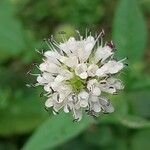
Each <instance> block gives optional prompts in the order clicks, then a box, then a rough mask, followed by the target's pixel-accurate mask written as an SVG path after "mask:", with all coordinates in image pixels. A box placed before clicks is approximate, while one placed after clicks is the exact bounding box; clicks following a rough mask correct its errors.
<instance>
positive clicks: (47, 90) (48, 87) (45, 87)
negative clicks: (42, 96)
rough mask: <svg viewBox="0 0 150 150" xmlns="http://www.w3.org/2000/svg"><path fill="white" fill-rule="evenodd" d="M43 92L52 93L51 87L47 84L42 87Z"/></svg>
mask: <svg viewBox="0 0 150 150" xmlns="http://www.w3.org/2000/svg"><path fill="white" fill-rule="evenodd" d="M44 90H45V91H46V92H49V93H51V92H52V89H51V86H50V85H49V84H47V85H45V86H44Z"/></svg>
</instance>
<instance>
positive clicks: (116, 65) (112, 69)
mask: <svg viewBox="0 0 150 150" xmlns="http://www.w3.org/2000/svg"><path fill="white" fill-rule="evenodd" d="M107 67H108V68H109V69H108V70H109V73H111V74H115V73H117V72H118V71H120V70H121V69H123V67H124V66H123V63H122V62H119V61H118V62H116V61H109V62H108V64H107Z"/></svg>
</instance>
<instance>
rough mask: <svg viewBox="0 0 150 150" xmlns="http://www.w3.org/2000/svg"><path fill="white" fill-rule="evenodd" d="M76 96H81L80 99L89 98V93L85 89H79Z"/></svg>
mask: <svg viewBox="0 0 150 150" xmlns="http://www.w3.org/2000/svg"><path fill="white" fill-rule="evenodd" d="M78 98H79V99H80V98H82V99H88V98H89V94H88V93H87V92H86V91H81V92H80V93H79V94H78Z"/></svg>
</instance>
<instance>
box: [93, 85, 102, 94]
mask: <svg viewBox="0 0 150 150" xmlns="http://www.w3.org/2000/svg"><path fill="white" fill-rule="evenodd" d="M92 94H93V95H96V96H99V95H100V94H101V90H100V88H98V87H95V88H93V90H92Z"/></svg>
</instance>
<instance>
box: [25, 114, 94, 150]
mask: <svg viewBox="0 0 150 150" xmlns="http://www.w3.org/2000/svg"><path fill="white" fill-rule="evenodd" d="M92 122H93V121H92V120H90V118H89V117H88V118H83V120H81V121H80V122H77V123H76V122H73V121H72V117H70V116H69V115H68V114H60V115H58V116H52V117H51V118H49V119H48V120H47V121H45V122H44V123H43V124H42V125H41V126H40V127H39V128H38V129H37V130H36V132H35V133H34V134H33V135H32V136H31V138H30V139H29V141H28V142H27V143H26V144H25V146H24V147H23V150H33V149H36V150H43V149H52V148H54V147H56V146H58V145H60V144H62V143H64V142H66V141H68V140H70V139H71V138H73V137H75V136H77V135H78V134H79V133H81V132H82V131H83V130H84V129H86V128H87V127H88V126H89V125H90V124H91V123H92Z"/></svg>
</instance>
